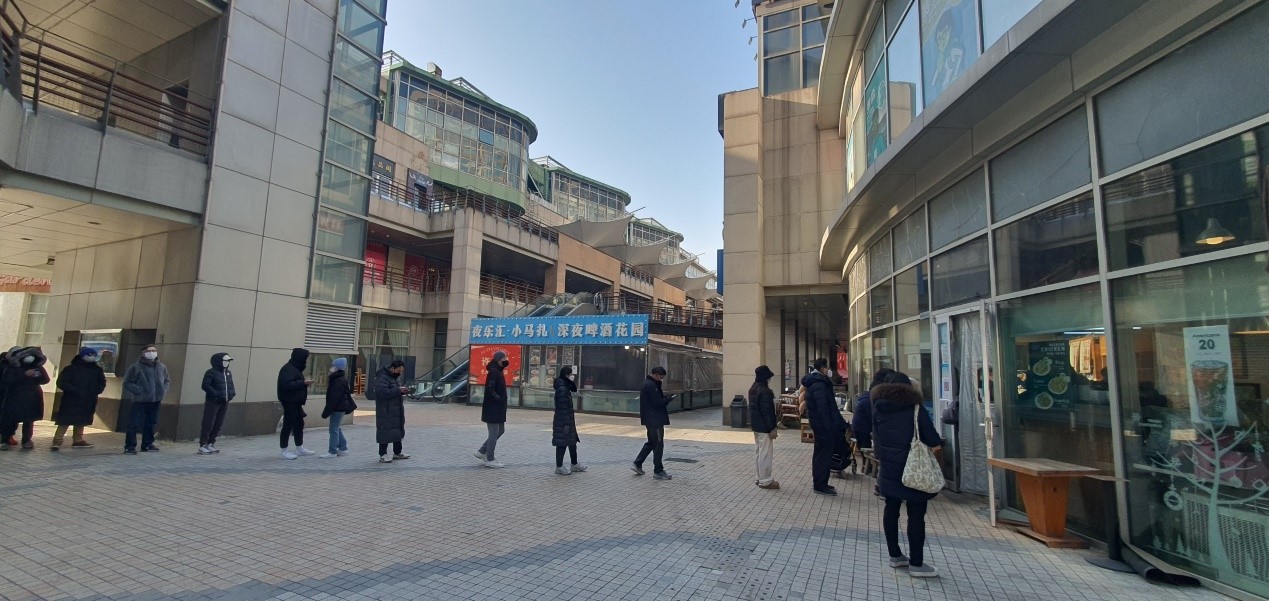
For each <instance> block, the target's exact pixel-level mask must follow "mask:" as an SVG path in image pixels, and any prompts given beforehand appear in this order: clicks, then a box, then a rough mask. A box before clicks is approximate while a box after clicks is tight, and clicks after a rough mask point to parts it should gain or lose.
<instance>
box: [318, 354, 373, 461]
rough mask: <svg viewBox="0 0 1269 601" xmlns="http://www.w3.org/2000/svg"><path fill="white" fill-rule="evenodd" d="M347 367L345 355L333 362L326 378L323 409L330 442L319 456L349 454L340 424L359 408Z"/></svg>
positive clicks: (327, 456)
mask: <svg viewBox="0 0 1269 601" xmlns="http://www.w3.org/2000/svg"><path fill="white" fill-rule="evenodd" d="M346 369H348V360H347V359H345V358H343V357H340V358H338V359H336V360H334V361H333V362H331V365H330V377H329V378H327V380H326V408H324V409H322V419H326V420H328V422H327V424H328V427H329V428H330V443H328V444H327V446H326V452H325V453H322V454H321V455H318V457H323V458H328V459H329V458H331V457H343V456H345V455H347V454H348V439H346V438H344V429H343V428H342V427H341V426H340V424H341V423H343V421H344V416H345V415H350V414H351V413H352V412H353V411H355V410H356V409H357V403H355V402H353V398H352V386H349V385H348V376H347V374H345V373H344V370H346ZM376 419H377V416H376Z"/></svg>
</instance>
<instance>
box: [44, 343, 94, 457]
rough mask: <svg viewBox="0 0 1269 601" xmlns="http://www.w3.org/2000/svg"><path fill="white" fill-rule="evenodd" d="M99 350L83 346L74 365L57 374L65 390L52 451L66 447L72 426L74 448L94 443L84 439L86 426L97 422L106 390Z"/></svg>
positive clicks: (59, 384) (58, 384)
mask: <svg viewBox="0 0 1269 601" xmlns="http://www.w3.org/2000/svg"><path fill="white" fill-rule="evenodd" d="M99 358H100V357H98V356H97V349H94V348H91V347H87V346H86V347H83V348H81V349H79V353H78V354H76V355H75V358H74V359H71V362H70V365H67V366H66V367H65V368H63V369H62V373H60V374H58V375H57V387H58V389H60V390H61V391H62V402H61V404H60V405H59V406H58V408H57V415H56V416H54V420H55V421H56V422H57V429H56V430H54V431H53V445H52V446H50V447H49V450H50V451H56V450H58V449H60V448H62V441H63V439H64V438H65V437H66V429H67V428H71V448H73V449H87V448H91V447H92V446H93V445H92V444H89V442H88V441H87V440H84V426H88V425H91V424H92V423H93V416H94V415H95V414H96V413H97V397H98V396H100V395H101V393H102V392H103V391H104V390H106V373H105V372H104V371H103V370H102V369H101V366H100V365H98V364H97V360H98V359H99Z"/></svg>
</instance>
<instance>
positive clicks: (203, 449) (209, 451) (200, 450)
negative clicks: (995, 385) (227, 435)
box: [198, 445, 216, 455]
mask: <svg viewBox="0 0 1269 601" xmlns="http://www.w3.org/2000/svg"><path fill="white" fill-rule="evenodd" d="M215 452H216V451H213V450H212V449H211V447H208V446H207V445H203V446H201V447H198V454H199V455H211V454H212V453H215Z"/></svg>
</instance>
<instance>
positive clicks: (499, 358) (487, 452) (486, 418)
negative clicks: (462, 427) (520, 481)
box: [476, 351, 511, 468]
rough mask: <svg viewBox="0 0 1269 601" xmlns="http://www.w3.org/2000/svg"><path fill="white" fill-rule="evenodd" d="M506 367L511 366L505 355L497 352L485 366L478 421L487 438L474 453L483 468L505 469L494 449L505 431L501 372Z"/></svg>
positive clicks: (505, 399) (505, 394)
mask: <svg viewBox="0 0 1269 601" xmlns="http://www.w3.org/2000/svg"><path fill="white" fill-rule="evenodd" d="M508 365H511V361H509V360H508V359H507V354H506V353H504V352H502V351H498V352H496V353H494V356H493V360H492V361H490V362H489V365H486V366H485V371H486V373H487V375H486V376H485V399H484V403H483V404H482V405H481V408H480V421H482V422H485V426H486V427H487V428H488V430H489V437H488V438H486V439H485V444H483V445H480V450H478V451H476V458H477V459H481V460H483V461H484V462H485V467H492V468H501V467H506V466H504V465H503V464H501V463H498V460H497V459H495V458H494V447H496V446H497V445H498V439H499V438H501V437H502V433H503V432H505V431H506V430H507V378H506V376H505V375H503V373H502V372H503V370H505V369H507V366H508Z"/></svg>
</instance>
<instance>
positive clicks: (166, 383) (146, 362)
mask: <svg viewBox="0 0 1269 601" xmlns="http://www.w3.org/2000/svg"><path fill="white" fill-rule="evenodd" d="M171 385H172V378H171V377H169V376H168V372H167V366H166V365H164V364H163V363H161V362H159V350H158V347H156V346H154V345H153V344H147V345H145V346H144V347H142V348H141V357H140V358H139V359H137V362H136V363H133V364H132V365H129V366H128V371H126V372H124V374H123V394H124V396H126V397H127V398H128V399H129V400H131V401H132V413H131V417H130V418H129V420H128V430H127V432H126V433H125V434H124V437H123V452H124V454H125V455H136V454H137V430H138V429H139V430H141V452H143V453H145V452H154V451H158V450H159V448H158V447H157V446H154V424H155V423H156V422H158V420H159V406H160V405H161V404H162V403H163V397H165V396H167V391H168V388H169V387H171Z"/></svg>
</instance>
